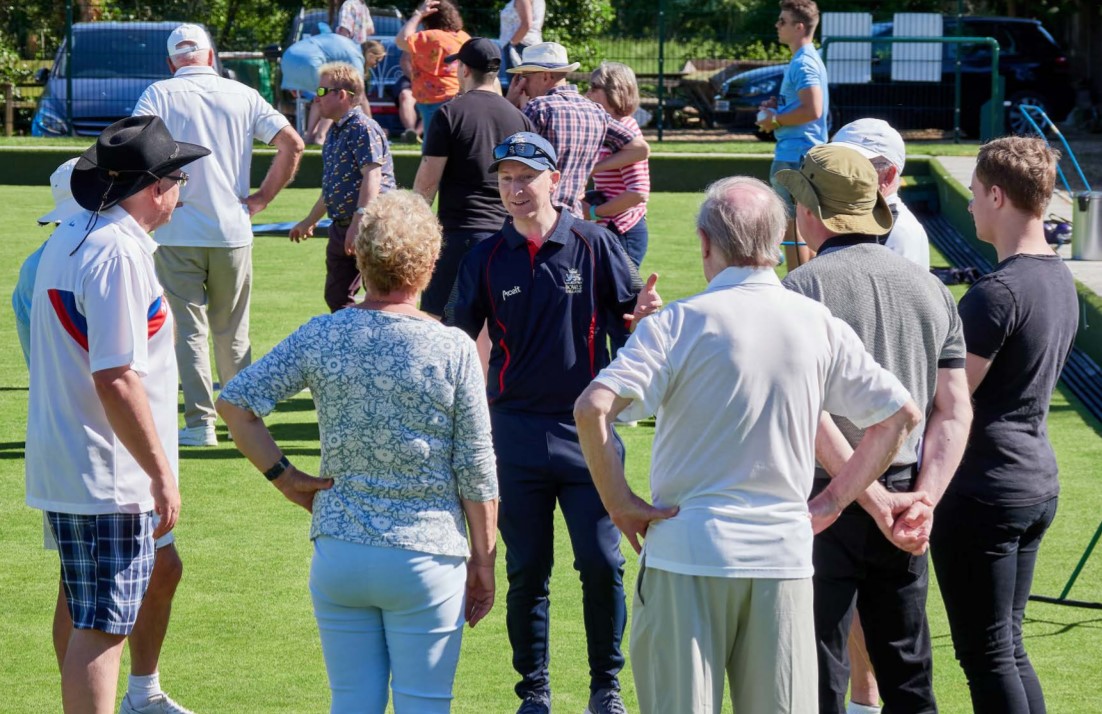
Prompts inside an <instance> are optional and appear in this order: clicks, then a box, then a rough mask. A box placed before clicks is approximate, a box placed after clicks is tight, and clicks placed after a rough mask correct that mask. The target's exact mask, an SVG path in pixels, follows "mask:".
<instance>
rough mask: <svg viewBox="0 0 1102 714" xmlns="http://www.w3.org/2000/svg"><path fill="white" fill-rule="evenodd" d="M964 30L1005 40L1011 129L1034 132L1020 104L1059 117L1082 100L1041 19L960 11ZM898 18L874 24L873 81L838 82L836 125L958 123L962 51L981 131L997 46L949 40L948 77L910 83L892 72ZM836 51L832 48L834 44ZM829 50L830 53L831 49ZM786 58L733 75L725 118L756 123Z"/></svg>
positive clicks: (964, 124) (1002, 64) (967, 123)
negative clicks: (875, 120)
mask: <svg viewBox="0 0 1102 714" xmlns="http://www.w3.org/2000/svg"><path fill="white" fill-rule="evenodd" d="M959 26H960V30H961V31H960V33H959V34H960V35H962V36H967V37H993V38H994V39H995V40H996V41H997V42H998V43H999V74H1000V75H1002V77H1003V78H1004V80H1005V82H1006V86H1005V92H1004V95H1003V96H1004V99H1005V100H1006V101H1007V102H1009V104H1010V106H1009V111H1008V113H1007V125H1008V126H1007V128H1008V129H1009V130H1010V131H1012V132H1014V133H1016V134H1022V133H1026V132H1027V131H1029V129H1030V125H1029V123H1028V122H1027V121H1026V119H1025V118H1024V117H1023V116H1022V112H1021V111H1020V110H1019V109H1018V107H1019V106H1020V105H1022V104H1032V105H1036V106H1039V107H1041V108H1042V109H1044V111H1045V113H1046V114H1048V116H1049V117H1050V118H1051V119H1052V120H1053V121H1056V122H1060V121H1063V119H1064V118H1065V117H1067V115H1068V113H1069V112H1070V111H1071V110H1072V108H1073V107H1074V105H1075V92H1074V90H1073V89H1072V82H1071V73H1070V67H1069V63H1068V58H1067V56H1066V55H1065V54H1064V52H1063V50H1061V49H1060V46H1059V45H1057V44H1056V41H1055V40H1054V39H1053V38H1052V35H1050V34H1049V33H1048V31H1047V30H1046V29H1045V28H1044V26H1043V25H1042V24H1041V23H1040V21H1038V20H1024V19H1020V18H1012V17H963V18H959ZM957 27H958V18H956V17H946V18H945V20H944V25H943V28H944V29H943V32H944V34H945V36H946V37H952V36H954V35H957V34H958V33H957V32H956V29H957ZM891 36H892V23H891V22H880V23H875V24H874V25H873V30H872V37H873V38H874V39H873V41H872V46H873V47H872V56H873V60H872V81H871V82H869V83H867V84H836V83H834V82H832V83H831V84H830V125H831V127H832V128H833V129H837V128H838V127H841V126H843V125H844V124H847V123H849V122H851V121H853V120H854V119H860V118H862V117H878V118H881V119H884V120H886V121H888V122H889V123H890V124H891V125H892V126H894V127H896V128H897V129H931V128H936V129H952V128H953V104H954V91H955V72H956V68H955V65H956V58H957V54H958V52H959V54H960V61H961V68H960V72H961V116H960V126H961V129H962V130H963V131H964V132H965V134H967V135H969V136H971V137H978V136H979V126H980V108H981V106H982V105H983V103H984V102H986V101H988V100H989V99H990V98H991V50H990V48H989V47H988V46H987V45H983V44H960V45H955V44H948V43H946V44H945V45H944V46H943V50H942V81H941V82H940V83H939V82H907V81H898V80H896V81H893V80H892V79H891V62H892V48H893V43H890V42H879V43H878V42H876V40H875V38H876V37H891ZM828 53H829V48H828ZM828 56H829V55H828ZM785 66H786V65H783V64H781V65H775V66H770V67H761V68H758V69H754V70H751V71H749V72H743V73H742V74H737V75H735V76H734V77H732V78H730V79H729V80H727V81H726V82H725V83H724V84H723V88H722V89H721V90H720V93H719V94H718V95H716V97H715V100H716V106H715V109H716V121H717V123H719V124H721V125H724V126H727V127H729V128H731V129H736V130H747V129H750V130H753V129H755V128H756V127H755V126H754V117H755V115H756V114H757V112H758V105H759V104H760V103H761V102H762V101H764V100H765V99H767V98H769V97H773V96H776V95H777V94H779V92H780V88H781V80H782V79H783V78H784V70H785ZM757 135H758V137H759V138H761V139H768V138H771V137H772V134H761V133H758V134H757Z"/></svg>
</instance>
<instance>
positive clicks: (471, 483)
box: [221, 308, 497, 556]
mask: <svg viewBox="0 0 1102 714" xmlns="http://www.w3.org/2000/svg"><path fill="white" fill-rule="evenodd" d="M307 387H309V389H310V392H311V394H312V395H313V398H314V406H315V407H316V409H317V416H318V427H319V429H320V431H321V468H320V473H319V475H320V476H321V477H323V478H332V479H333V481H334V483H333V488H331V489H329V490H326V491H319V492H318V493H317V496H316V497H315V498H314V518H313V522H312V524H311V527H310V537H311V539H313V538H317V537H318V536H321V535H325V536H331V537H333V538H338V539H341V540H347V541H352V542H355V543H364V544H367V545H374V546H384V547H394V548H405V549H408V550H415V551H420V552H424V553H431V554H435V555H456V556H466V555H468V554H469V549H468V547H467V539H466V521H465V518H464V515H463V509H462V506H461V504H460V499H461V498H463V499H467V500H470V501H489V500H492V499H494V498H497V473H496V467H495V461H494V452H493V444H492V442H491V440H490V416H489V410H488V408H487V406H486V383H485V380H484V379H483V377H482V368H481V365H480V363H479V360H478V353H477V351H476V350H475V345H474V342H473V341H472V340H471V339H470V338H469V337H467V335H465V334H464V333H463V332H462V331H460V330H458V329H455V328H450V327H444V326H443V325H441V324H440V323H438V322H435V321H430V320H424V319H420V318H416V317H410V316H406V315H396V314H393V313H386V312H379V311H376V310H361V309H356V308H349V309H346V310H340V311H338V312H336V313H334V314H332V315H323V316H320V317H315V318H314V319H312V320H310V321H309V322H308V323H306V324H305V325H303V326H302V327H300V328H299V329H298V330H296V331H295V332H294V333H293V334H292V335H291V336H290V337H288V338H287V339H285V340H284V341H283V342H281V343H279V344H278V345H276V347H275V348H274V349H273V350H272V351H271V352H269V353H268V354H267V355H265V356H264V358H263V359H261V360H260V361H258V362H256V363H255V364H253V365H251V366H250V367H248V368H247V369H245V370H244V371H243V372H241V373H240V374H238V375H237V376H236V377H234V378H233V379H232V380H230V382H229V383H228V384H227V385H226V387H225V388H224V389H223V390H222V393H221V398H222V399H225V400H226V401H227V402H229V403H230V404H233V405H235V406H238V407H240V408H242V409H248V410H250V411H252V412H253V413H254V414H256V415H258V416H265V415H267V414H269V413H270V412H271V411H272V410H273V409H274V408H275V406H276V403H277V402H279V401H280V400H283V399H286V398H288V397H291V396H293V395H294V394H296V393H298V392H299V391H301V390H302V389H304V388H307Z"/></svg>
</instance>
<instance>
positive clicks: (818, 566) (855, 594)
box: [813, 480, 937, 714]
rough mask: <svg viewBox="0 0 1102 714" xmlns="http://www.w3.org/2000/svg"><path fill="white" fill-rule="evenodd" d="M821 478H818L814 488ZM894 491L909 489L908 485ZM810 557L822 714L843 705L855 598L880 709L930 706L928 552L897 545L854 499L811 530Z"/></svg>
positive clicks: (838, 712) (835, 713)
mask: <svg viewBox="0 0 1102 714" xmlns="http://www.w3.org/2000/svg"><path fill="white" fill-rule="evenodd" d="M827 483H828V482H827V481H824V480H816V482H815V489H814V490H813V494H817V493H818V492H819V491H821V490H822V489H823V488H825V487H826V484H827ZM889 488H892V487H891V486H889ZM897 490H900V491H903V490H909V486H908V485H904V486H902V487H900V488H898V489H897ZM813 561H814V564H815V577H814V585H815V638H816V646H817V648H818V656H819V711H820V714H842V713H843V712H845V710H846V703H845V698H846V691H847V689H848V687H849V654H848V651H847V648H846V642H847V639H848V638H849V629H850V625H851V624H852V622H853V610H854V604H855V602H856V606H857V612H859V613H860V614H861V626H862V627H863V628H864V631H865V645H866V647H867V648H868V652H869V659H870V660H871V662H872V668H873V671H875V672H876V679H877V682H878V683H879V686H880V694H881V696H882V697H883V698H884V714H919V713H922V714H927V713H932V712H936V711H937V704H936V703H935V701H934V686H933V684H934V683H933V654H932V652H931V649H930V628H929V625H928V623H927V621H926V590H927V586H928V585H929V569H928V564H927V558H926V556H925V555H922V556H913V555H910V554H909V553H905V552H904V551H902V550H900V549H899V548H897V547H896V546H895V545H893V544H892V543H891V541H889V540H888V539H887V538H885V537H884V534H883V533H881V532H880V529H879V528H877V526H876V523H874V522H873V520H872V517H871V516H869V515H868V513H866V512H865V510H864V509H862V508H861V507H860V506H858V505H857V504H852V505H850V506H849V507H848V508H846V510H845V511H843V512H842V515H841V516H840V517H839V518H838V520H837V521H835V522H834V524H833V525H831V526H830V527H829V528H827V529H826V530H825V531H823V532H822V533H820V534H819V535H817V536H815V545H814V550H813Z"/></svg>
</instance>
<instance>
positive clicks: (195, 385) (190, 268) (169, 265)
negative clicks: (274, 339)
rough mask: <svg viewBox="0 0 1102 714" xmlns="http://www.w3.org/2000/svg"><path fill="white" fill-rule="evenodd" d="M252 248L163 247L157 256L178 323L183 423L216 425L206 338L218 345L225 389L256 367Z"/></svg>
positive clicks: (217, 362) (216, 354)
mask: <svg viewBox="0 0 1102 714" xmlns="http://www.w3.org/2000/svg"><path fill="white" fill-rule="evenodd" d="M252 250H253V249H252V246H244V247H242V248H199V247H192V246H161V247H160V248H158V249H157V252H156V253H154V254H153V256H154V258H155V261H156V265H157V278H158V279H159V280H160V281H161V285H163V286H164V289H165V295H166V297H167V298H168V306H169V308H171V309H172V315H173V317H174V318H175V320H176V361H177V363H178V364H179V368H180V384H181V385H182V386H183V390H184V422H185V423H186V424H187V425H188V426H189V427H204V426H214V421H215V419H216V418H217V414H216V413H215V411H214V395H213V383H212V378H211V370H210V351H209V350H210V347H209V345H208V343H207V340H208V334H209V335H210V338H211V339H212V341H213V342H214V361H215V365H216V367H217V369H218V381H219V382H221V383H222V384H225V383H226V382H228V381H229V380H230V379H232V378H233V376H234V375H235V374H237V373H238V372H240V371H241V370H242V369H244V368H245V367H247V366H249V364H250V363H251V362H252V348H251V346H250V344H249V298H250V296H251V294H252V283H253V257H252Z"/></svg>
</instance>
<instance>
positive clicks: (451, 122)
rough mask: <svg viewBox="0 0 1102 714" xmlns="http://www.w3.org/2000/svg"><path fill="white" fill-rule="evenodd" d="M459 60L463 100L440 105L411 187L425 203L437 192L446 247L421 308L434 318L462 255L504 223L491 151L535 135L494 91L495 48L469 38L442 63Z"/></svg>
mask: <svg viewBox="0 0 1102 714" xmlns="http://www.w3.org/2000/svg"><path fill="white" fill-rule="evenodd" d="M456 60H458V61H459V91H460V95H459V96H457V97H456V98H455V99H453V100H451V101H450V102H448V103H447V104H445V105H444V106H443V107H441V108H440V111H439V112H438V113H437V115H436V119H435V120H434V121H433V122H432V127H431V128H429V129H428V130H427V133H426V134H425V144H424V149H423V150H422V156H421V165H420V167H419V168H418V169H417V178H416V180H415V181H414V183H413V190H414V191H416V192H418V193H419V194H421V195H422V196H424V197H425V200H426V201H428V202H429V203H432V200H433V198H434V197H435V196H436V192H437V191H438V190H439V192H440V205H439V218H440V224H441V225H442V226H443V228H444V246H443V249H442V250H441V252H440V259H439V260H438V261H437V263H436V271H435V272H434V273H433V276H432V281H431V282H430V283H429V286H428V288H427V289H426V290H425V292H424V293H423V294H422V295H421V309H422V310H424V311H425V312H427V313H429V314H431V315H436V316H441V315H443V314H444V305H445V304H446V303H447V301H448V294H449V293H450V292H451V289H452V284H453V283H454V282H455V276H456V273H457V272H458V270H459V262H460V261H461V260H462V259H463V256H464V255H466V254H467V251H468V250H470V248H471V247H472V246H474V245H477V244H478V243H480V242H481V241H483V240H485V239H486V238H488V237H490V236H491V235H493V234H494V233H496V232H497V231H499V230H501V226H502V224H503V223H504V222H505V218H506V213H505V208H504V206H502V204H501V196H500V194H499V193H498V188H497V177H496V175H494V174H492V173H490V171H489V168H490V163H491V162H492V161H493V153H494V152H493V149H494V147H495V146H496V145H498V144H500V143H501V142H502V141H503V140H504V139H505V138H506V137H508V136H511V135H513V134H515V133H517V132H520V131H532V124H531V122H530V121H528V118H527V117H526V116H524V114H523V113H521V111H520V110H519V109H517V108H516V107H514V106H513V105H512V104H510V103H509V102H508V101H506V100H505V99H504V98H503V97H502V96H501V94H500V93H499V92H498V90H497V88H496V84H495V82H494V80H495V79H496V78H497V72H498V69H500V67H501V49H500V48H499V47H498V46H497V44H495V43H494V42H493V41H492V40H488V39H486V38H484V37H473V38H471V39H470V40H467V42H465V43H464V44H463V46H462V47H460V48H459V52H457V53H456V54H454V55H450V56H448V57H446V58H445V59H444V61H445V62H454V61H456Z"/></svg>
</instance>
